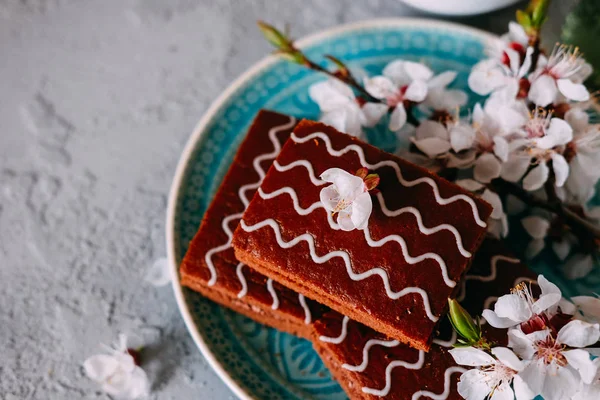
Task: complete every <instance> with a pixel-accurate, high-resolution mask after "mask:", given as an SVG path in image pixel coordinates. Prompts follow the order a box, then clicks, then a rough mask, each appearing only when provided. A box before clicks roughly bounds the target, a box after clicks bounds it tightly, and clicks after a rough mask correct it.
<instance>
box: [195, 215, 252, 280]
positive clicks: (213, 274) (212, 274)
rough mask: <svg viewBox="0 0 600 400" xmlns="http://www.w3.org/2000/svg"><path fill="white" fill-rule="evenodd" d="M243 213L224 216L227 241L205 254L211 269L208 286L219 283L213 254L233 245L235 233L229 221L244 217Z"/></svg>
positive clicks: (222, 225) (222, 224)
mask: <svg viewBox="0 0 600 400" xmlns="http://www.w3.org/2000/svg"><path fill="white" fill-rule="evenodd" d="M242 215H243V213H238V214H232V215H229V216H227V217H225V218H223V222H221V227H222V228H223V231H224V232H225V234H226V235H227V243H224V244H222V245H220V246H218V247H214V248H212V249H210V250H209V251H207V252H206V254H205V255H204V261H205V262H206V265H207V266H208V270H209V271H210V279H209V280H208V286H213V285H214V284H215V283H217V269H216V268H215V265H214V264H213V262H212V256H213V254H215V253H218V252H221V251H225V250H227V249H228V248H230V247H231V239H232V238H233V233H232V232H231V229H229V222H231V221H232V220H234V219H239V218H242Z"/></svg>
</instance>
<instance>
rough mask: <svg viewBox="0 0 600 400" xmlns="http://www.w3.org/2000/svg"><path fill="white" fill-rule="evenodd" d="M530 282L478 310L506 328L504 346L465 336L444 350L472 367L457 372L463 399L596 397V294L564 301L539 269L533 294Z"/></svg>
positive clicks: (599, 390)
mask: <svg viewBox="0 0 600 400" xmlns="http://www.w3.org/2000/svg"><path fill="white" fill-rule="evenodd" d="M531 285H533V283H530V284H529V285H528V284H526V283H525V282H523V283H520V284H519V285H517V287H516V288H514V289H513V291H512V293H511V294H507V295H504V296H502V297H500V298H499V299H498V301H497V302H496V304H495V306H494V310H493V311H492V310H485V311H484V313H483V316H484V318H485V320H486V321H487V323H489V324H490V325H491V326H493V327H495V328H501V329H508V343H507V346H499V345H489V344H488V343H487V342H486V341H485V340H482V339H481V338H480V337H468V338H466V340H462V342H463V343H465V345H463V346H459V347H456V348H454V349H452V350H450V353H451V354H452V356H453V358H454V360H455V361H456V362H457V363H458V364H461V365H466V366H470V367H474V368H473V369H470V370H468V371H467V372H465V373H463V374H462V376H461V378H460V381H459V383H458V392H459V393H460V395H461V396H463V397H464V398H465V399H467V400H475V399H484V398H488V396H489V398H490V399H494V400H495V399H513V398H516V399H517V400H530V399H533V398H534V397H535V396H537V395H541V396H542V397H543V398H544V399H546V400H562V399H574V400H592V399H598V398H600V358H595V359H592V354H593V355H596V356H597V355H598V350H600V349H598V348H590V346H594V345H597V342H598V340H599V339H600V324H599V323H598V322H599V320H600V299H598V298H596V297H588V296H579V297H574V298H572V299H571V300H572V302H570V301H567V300H566V299H564V298H563V297H562V294H561V292H560V290H559V288H558V287H557V286H556V285H554V284H553V283H551V282H549V281H548V280H547V279H546V278H544V276H543V275H540V276H539V277H538V280H537V285H538V286H539V290H541V295H540V296H539V297H538V298H536V297H534V295H533V294H532V286H531ZM536 289H537V288H536ZM468 318H470V317H468ZM455 327H456V328H457V331H458V332H459V334H461V331H464V330H463V329H462V328H461V327H460V326H457V325H456V324H455ZM461 336H463V337H464V335H463V334H461ZM466 336H469V334H468V333H467V334H466Z"/></svg>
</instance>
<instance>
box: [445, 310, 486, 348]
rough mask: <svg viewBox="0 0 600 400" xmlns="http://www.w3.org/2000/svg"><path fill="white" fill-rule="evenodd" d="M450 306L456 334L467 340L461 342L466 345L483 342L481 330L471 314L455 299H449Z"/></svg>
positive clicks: (450, 314) (451, 319) (451, 320)
mask: <svg viewBox="0 0 600 400" xmlns="http://www.w3.org/2000/svg"><path fill="white" fill-rule="evenodd" d="M448 305H449V311H448V314H449V316H450V322H452V326H453V327H454V330H455V331H456V333H458V334H459V335H460V336H461V337H462V338H464V339H465V341H462V340H461V342H462V343H464V344H468V343H477V342H479V341H480V340H481V329H480V328H479V326H478V325H477V324H475V321H473V317H471V315H470V314H469V312H468V311H467V310H465V309H464V308H463V307H462V306H461V305H460V304H459V303H458V301H456V300H454V299H448Z"/></svg>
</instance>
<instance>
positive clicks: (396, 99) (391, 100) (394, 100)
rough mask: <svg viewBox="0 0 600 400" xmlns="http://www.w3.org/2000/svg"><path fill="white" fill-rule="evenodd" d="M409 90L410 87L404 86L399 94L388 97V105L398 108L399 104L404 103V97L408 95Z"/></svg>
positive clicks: (399, 90)
mask: <svg viewBox="0 0 600 400" xmlns="http://www.w3.org/2000/svg"><path fill="white" fill-rule="evenodd" d="M407 89H408V85H405V86H402V87H401V88H400V89H398V91H397V92H395V93H392V94H390V95H389V96H387V97H386V99H385V100H386V102H387V105H388V106H390V107H396V106H397V105H398V104H400V103H402V102H403V101H404V95H405V94H406V90H407Z"/></svg>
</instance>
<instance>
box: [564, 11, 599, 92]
mask: <svg viewBox="0 0 600 400" xmlns="http://www.w3.org/2000/svg"><path fill="white" fill-rule="evenodd" d="M562 41H563V42H564V43H567V44H572V45H575V46H579V48H580V49H581V51H582V52H583V56H584V57H585V59H586V60H587V61H588V62H589V63H590V64H592V66H593V67H594V74H593V75H592V76H591V77H590V79H588V81H587V82H586V83H587V84H588V86H590V87H591V88H592V89H593V90H598V89H600V0H580V1H579V2H578V4H577V5H575V7H574V8H573V11H572V12H571V13H570V14H569V15H567V19H566V20H565V25H564V26H563V31H562Z"/></svg>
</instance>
